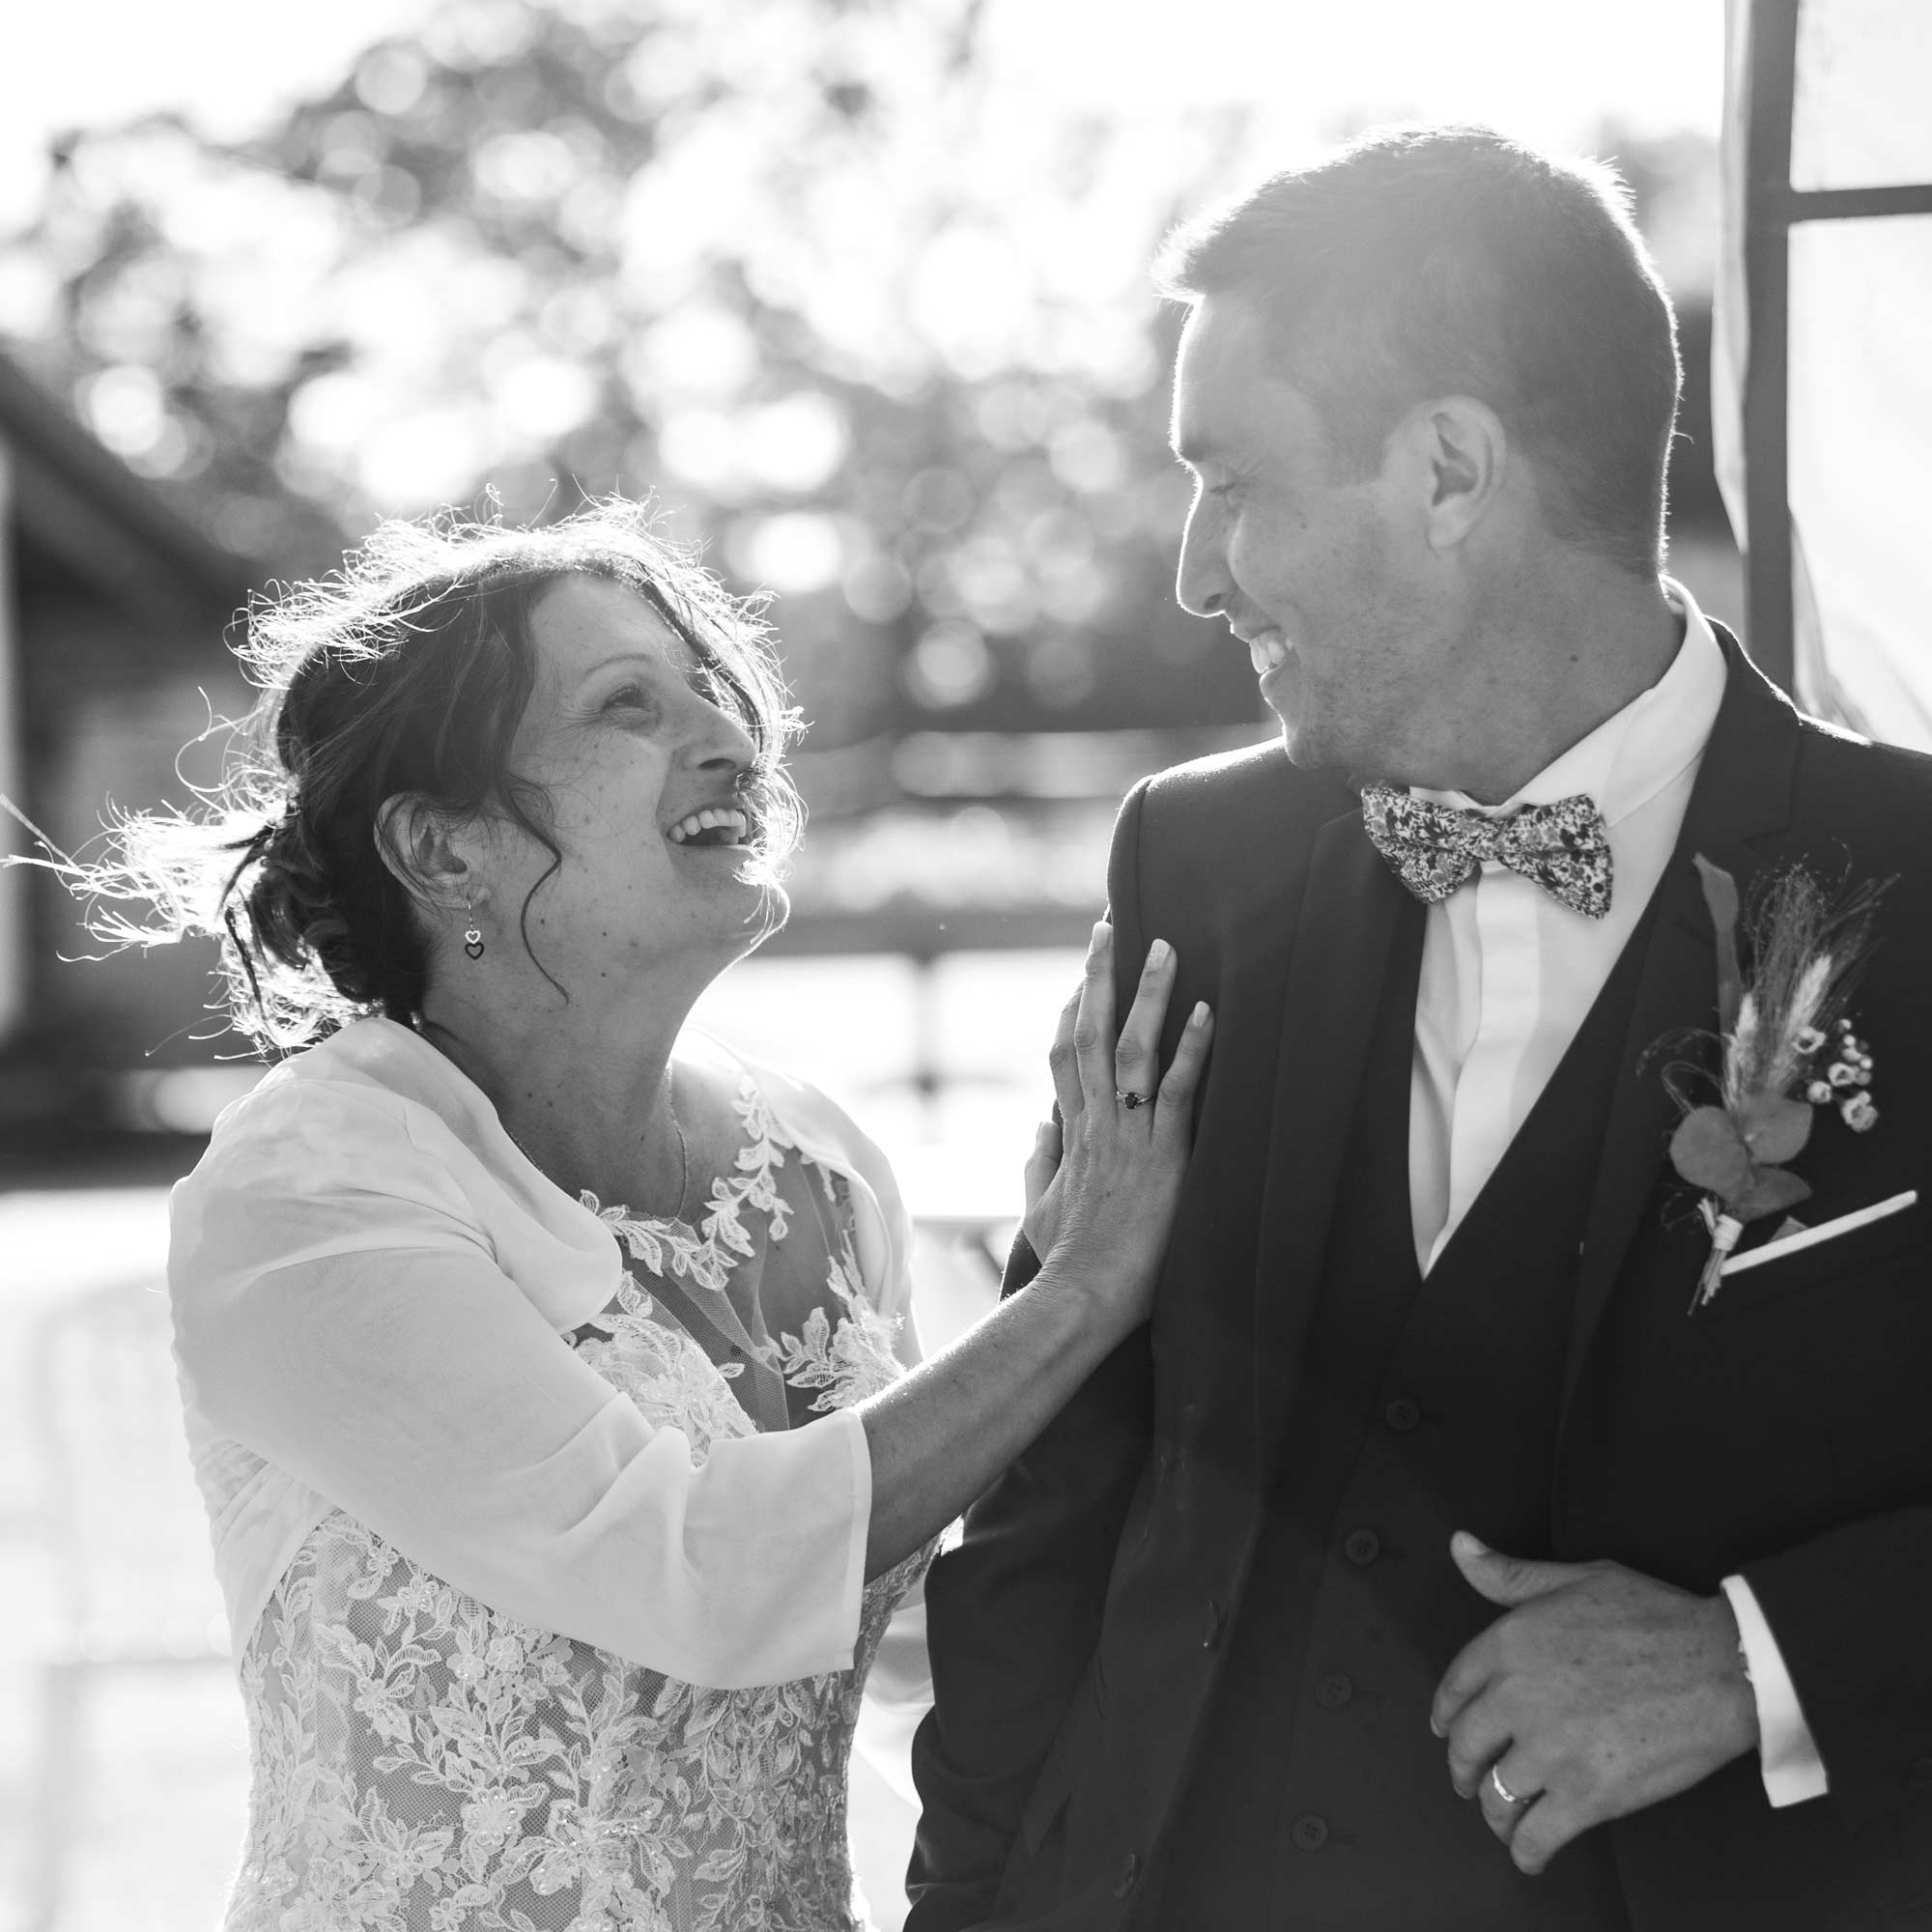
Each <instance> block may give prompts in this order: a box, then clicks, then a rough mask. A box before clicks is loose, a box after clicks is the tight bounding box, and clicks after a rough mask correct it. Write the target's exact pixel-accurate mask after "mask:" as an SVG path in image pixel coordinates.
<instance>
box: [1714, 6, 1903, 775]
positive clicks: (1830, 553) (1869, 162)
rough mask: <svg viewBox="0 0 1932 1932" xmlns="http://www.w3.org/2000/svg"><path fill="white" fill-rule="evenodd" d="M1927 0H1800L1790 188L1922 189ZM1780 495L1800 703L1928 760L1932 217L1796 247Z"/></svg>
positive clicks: (1737, 244) (1730, 362) (1806, 231)
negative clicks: (1785, 511)
mask: <svg viewBox="0 0 1932 1932" xmlns="http://www.w3.org/2000/svg"><path fill="white" fill-rule="evenodd" d="M1750 11H1751V0H1727V8H1726V24H1727V31H1728V36H1729V55H1730V58H1729V73H1728V83H1727V90H1726V100H1725V113H1724V150H1723V166H1724V180H1725V195H1724V208H1725V231H1724V235H1723V238H1722V243H1723V248H1722V262H1721V265H1720V273H1719V290H1718V315H1717V328H1716V335H1715V344H1716V346H1715V368H1714V385H1715V398H1714V400H1715V413H1716V424H1717V454H1718V464H1719V482H1720V483H1721V484H1722V486H1723V490H1724V498H1725V502H1726V504H1727V506H1728V507H1729V510H1730V513H1731V522H1732V526H1733V528H1734V529H1735V530H1736V532H1737V535H1738V539H1739V542H1740V543H1741V544H1743V545H1745V546H1746V547H1747V548H1748V545H1749V532H1748V530H1747V527H1746V516H1745V494H1744V450H1743V446H1742V445H1743V436H1742V427H1741V425H1742V404H1743V377H1744V372H1745V370H1746V368H1747V364H1748V356H1749V340H1748V321H1749V319H1748V316H1747V309H1746V303H1745V281H1744V249H1743V235H1744V176H1745V170H1744V159H1745V139H1744V118H1743V117H1744V111H1745V102H1746V99H1747V87H1746V81H1747V74H1746V72H1745V71H1744V68H1745V56H1746V49H1747V43H1748V26H1749V14H1750ZM1928 99H1932V10H1928V8H1927V6H1926V0H1802V4H1801V5H1800V8H1799V14H1798V40H1797V76H1796V87H1795V92H1794V97H1793V104H1792V121H1791V185H1792V186H1793V187H1794V188H1799V189H1812V188H1861V187H1890V186H1902V185H1913V184H1921V183H1926V182H1932V112H1929V111H1928ZM1790 248H1791V253H1790V360H1789V367H1788V376H1789V384H1788V405H1789V432H1788V444H1787V447H1788V461H1789V485H1788V500H1789V506H1790V513H1791V522H1792V552H1793V576H1794V584H1793V607H1794V628H1795V637H1794V649H1795V658H1796V668H1797V685H1798V696H1799V698H1800V700H1801V701H1802V702H1803V703H1804V705H1805V706H1806V708H1807V709H1810V710H1813V711H1816V712H1819V713H1821V714H1822V715H1824V716H1827V717H1835V718H1838V719H1841V720H1842V721H1843V722H1844V723H1846V724H1848V725H1853V726H1854V727H1855V728H1857V729H1859V730H1861V731H1863V732H1866V733H1868V734H1869V735H1870V736H1872V737H1875V738H1885V739H1889V740H1890V741H1891V742H1893V743H1895V744H1903V745H1913V746H1916V747H1918V749H1920V750H1924V751H1932V526H1928V520H1927V516H1926V509H1925V494H1924V493H1925V492H1926V490H1927V485H1928V482H1932V461H1928V445H1932V356H1928V354H1927V342H1928V328H1929V327H1932V215H1922V214H1894V215H1883V216H1869V217H1866V216H1860V217H1855V218H1849V219H1847V218H1842V217H1833V218H1829V219H1807V220H1803V221H1799V222H1797V223H1795V224H1793V226H1792V229H1791V240H1790Z"/></svg>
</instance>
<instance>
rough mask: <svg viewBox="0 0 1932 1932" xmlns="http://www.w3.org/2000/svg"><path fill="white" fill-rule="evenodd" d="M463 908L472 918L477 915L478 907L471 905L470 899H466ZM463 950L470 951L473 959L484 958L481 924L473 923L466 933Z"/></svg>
mask: <svg viewBox="0 0 1932 1932" xmlns="http://www.w3.org/2000/svg"><path fill="white" fill-rule="evenodd" d="M463 910H464V911H465V912H467V913H468V914H469V917H470V918H471V919H474V918H475V917H476V908H475V907H474V906H473V905H471V904H470V903H469V900H468V899H465V900H464V901H463ZM463 950H464V952H467V953H469V956H470V958H472V959H480V958H482V956H483V930H482V928H481V927H480V926H475V925H472V926H470V927H469V930H468V931H467V932H465V933H464V935H463Z"/></svg>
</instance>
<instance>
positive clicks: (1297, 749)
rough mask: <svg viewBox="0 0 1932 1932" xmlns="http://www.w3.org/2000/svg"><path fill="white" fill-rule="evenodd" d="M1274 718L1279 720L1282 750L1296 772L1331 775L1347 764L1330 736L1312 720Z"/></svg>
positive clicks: (1342, 751) (1342, 749)
mask: <svg viewBox="0 0 1932 1932" xmlns="http://www.w3.org/2000/svg"><path fill="white" fill-rule="evenodd" d="M1275 715H1276V717H1278V718H1280V720H1281V748H1282V750H1283V751H1284V752H1286V753H1288V761H1289V763H1290V764H1292V765H1293V766H1294V767H1295V769H1296V770H1297V771H1304V772H1333V771H1340V770H1342V769H1343V768H1344V767H1346V766H1347V765H1348V764H1349V754H1348V752H1347V751H1346V749H1345V748H1344V747H1343V746H1341V745H1339V744H1338V743H1337V742H1336V739H1335V735H1334V733H1333V732H1329V731H1323V730H1321V729H1320V728H1318V727H1317V725H1316V722H1315V721H1314V720H1312V719H1308V718H1295V717H1290V716H1286V715H1284V714H1282V713H1280V712H1277V713H1276V714H1275Z"/></svg>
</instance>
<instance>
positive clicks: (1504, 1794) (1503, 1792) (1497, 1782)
mask: <svg viewBox="0 0 1932 1932" xmlns="http://www.w3.org/2000/svg"><path fill="white" fill-rule="evenodd" d="M1490 1782H1491V1784H1492V1785H1493V1786H1494V1787H1495V1794H1496V1796H1497V1797H1498V1798H1500V1799H1501V1800H1502V1801H1503V1803H1504V1804H1509V1805H1517V1804H1528V1803H1529V1800H1528V1799H1527V1798H1519V1797H1518V1796H1517V1795H1516V1793H1515V1792H1514V1791H1512V1790H1511V1789H1510V1788H1509V1786H1508V1785H1507V1784H1505V1783H1504V1782H1503V1775H1502V1773H1501V1772H1500V1771H1498V1770H1497V1769H1496V1767H1495V1766H1494V1765H1491V1767H1490Z"/></svg>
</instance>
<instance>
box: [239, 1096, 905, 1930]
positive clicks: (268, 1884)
mask: <svg viewBox="0 0 1932 1932" xmlns="http://www.w3.org/2000/svg"><path fill="white" fill-rule="evenodd" d="M735 1105H736V1109H737V1113H738V1117H739V1120H740V1122H742V1128H743V1133H742V1148H741V1151H740V1152H739V1154H738V1158H737V1164H736V1169H735V1171H734V1172H732V1173H730V1174H728V1175H725V1176H724V1177H721V1178H720V1179H717V1180H716V1181H715V1182H714V1183H713V1185H712V1187H711V1190H710V1199H709V1202H708V1205H707V1208H706V1210H705V1212H704V1214H703V1216H702V1218H701V1220H700V1222H699V1225H698V1226H696V1227H695V1228H694V1227H691V1226H688V1225H686V1224H682V1223H677V1222H670V1221H655V1220H636V1219H633V1218H631V1217H629V1216H628V1215H627V1214H626V1213H625V1211H624V1210H623V1209H622V1208H600V1207H599V1204H598V1203H597V1202H596V1201H595V1200H594V1198H591V1197H588V1196H586V1197H584V1201H583V1206H584V1208H587V1209H588V1210H590V1211H591V1212H593V1213H596V1214H597V1215H598V1217H599V1218H600V1219H601V1220H602V1221H603V1222H604V1223H605V1224H606V1225H607V1226H608V1227H609V1228H610V1229H611V1231H612V1233H614V1234H615V1235H616V1236H617V1237H618V1239H619V1240H620V1241H621V1242H622V1243H623V1245H624V1247H625V1248H626V1249H627V1250H628V1253H629V1256H630V1258H631V1268H630V1276H629V1278H628V1279H627V1280H625V1281H623V1283H622V1284H621V1286H620V1287H619V1288H618V1291H617V1293H616V1295H615V1298H614V1299H613V1300H612V1301H611V1303H610V1304H609V1306H607V1307H606V1308H604V1310H603V1311H602V1313H601V1314H600V1315H598V1316H597V1317H595V1318H594V1319H593V1320H592V1321H586V1322H583V1323H582V1324H581V1325H579V1326H578V1327H576V1328H575V1329H574V1330H572V1331H570V1333H569V1334H568V1336H567V1338H566V1339H567V1340H568V1341H569V1343H570V1345H571V1348H572V1349H573V1350H574V1351H575V1353H576V1354H577V1356H578V1357H579V1358H580V1359H581V1360H582V1361H583V1362H585V1363H587V1364H588V1365H590V1366H591V1367H592V1368H594V1370H595V1371H596V1372H597V1374H598V1375H599V1376H601V1377H603V1378H605V1379H606V1380H608V1381H609V1382H610V1383H611V1384H612V1385H613V1386H614V1387H615V1388H616V1389H617V1390H619V1391H621V1392H622V1393H623V1395H625V1396H626V1397H628V1398H629V1400H630V1402H632V1403H634V1404H635V1405H636V1406H637V1408H638V1409H639V1411H641V1413H642V1416H643V1417H644V1419H645V1420H646V1421H647V1422H648V1423H650V1424H651V1425H653V1426H655V1427H657V1428H660V1429H674V1430H677V1431H681V1432H682V1433H683V1435H684V1436H685V1437H686V1438H687V1439H688V1441H689V1443H690V1446H691V1452H692V1456H693V1458H694V1460H695V1461H696V1462H697V1463H703V1462H704V1461H705V1460H706V1459H707V1458H708V1457H709V1455H710V1453H711V1451H712V1449H713V1446H714V1445H715V1444H718V1443H720V1442H723V1441H725V1440H727V1439H731V1438H737V1437H744V1436H749V1435H754V1434H757V1433H759V1432H761V1431H772V1430H787V1429H793V1428H797V1427H799V1426H802V1425H803V1424H805V1423H807V1422H809V1421H810V1420H811V1418H812V1417H813V1416H814V1415H815V1414H823V1413H826V1412H828V1411H831V1410H833V1409H839V1408H845V1407H848V1406H850V1405H852V1404H854V1403H856V1402H858V1401H860V1400H861V1399H863V1398H864V1397H865V1396H867V1395H868V1394H870V1393H872V1392H874V1391H876V1390H877V1389H879V1388H881V1387H883V1386H884V1385H885V1384H887V1383H888V1382H890V1381H891V1380H892V1379H893V1378H895V1376H897V1375H898V1374H899V1373H900V1372H901V1369H902V1367H903V1362H902V1359H901V1356H902V1352H903V1350H902V1349H898V1350H895V1333H894V1330H895V1327H896V1325H897V1324H896V1323H895V1322H894V1321H888V1320H886V1319H885V1318H884V1317H882V1316H881V1315H880V1314H879V1312H878V1311H877V1310H876V1308H875V1307H874V1306H873V1305H872V1302H871V1300H870V1298H869V1297H868V1293H867V1288H866V1286H865V1282H864V1280H863V1277H862V1271H861V1268H860V1265H859V1262H858V1259H857V1254H856V1250H855V1241H854V1225H853V1211H852V1201H851V1183H850V1181H849V1179H848V1178H847V1176H846V1175H844V1174H842V1173H840V1172H838V1170H837V1168H836V1167H834V1166H832V1165H829V1164H827V1163H826V1162H824V1161H822V1160H820V1159H814V1158H812V1157H810V1155H807V1154H804V1153H801V1151H799V1150H798V1148H797V1147H796V1145H795V1144H794V1143H793V1142H791V1141H790V1140H789V1139H788V1138H787V1137H786V1135H785V1133H784V1131H783V1130H782V1128H781V1126H780V1125H779V1124H778V1122H776V1121H775V1119H774V1117H773V1114H772V1112H771V1110H770V1108H769V1107H768V1105H767V1104H766V1102H765V1100H764V1098H763V1097H762V1095H761V1093H760V1090H759V1087H758V1085H757V1084H756V1083H755V1082H754V1081H753V1080H752V1079H751V1078H749V1077H744V1078H742V1079H741V1080H740V1081H739V1084H738V1092H737V1095H736V1100H735ZM929 1553H930V1552H929V1551H922V1552H920V1553H919V1554H917V1555H916V1556H914V1557H912V1558H911V1559H909V1560H908V1561H906V1562H905V1563H903V1564H901V1565H900V1566H898V1568H896V1569H895V1570H894V1571H893V1572H891V1573H890V1574H888V1575H886V1576H884V1577H880V1578H878V1579H876V1580H875V1581H873V1582H872V1583H870V1584H869V1585H867V1586H866V1588H865V1590H864V1593H863V1599H862V1605H861V1611H860V1617H859V1633H858V1641H857V1644H856V1647H855V1650H854V1653H853V1662H852V1665H851V1667H850V1668H849V1669H841V1670H833V1671H827V1672H824V1673H822V1674H819V1675H815V1676H810V1677H804V1678H799V1679H796V1680H794V1681H791V1682H787V1683H781V1684H776V1685H769V1686H759V1687H753V1688H747V1689H739V1690H709V1689H703V1688H700V1687H698V1686H696V1685H693V1684H690V1683H684V1682H679V1681H677V1680H676V1679H674V1678H671V1677H668V1676H666V1675H664V1674H662V1673H661V1672H659V1671H656V1670H652V1669H648V1668H645V1667H643V1666H641V1665H639V1663H637V1662H632V1661H629V1660H628V1659H627V1658H625V1657H624V1656H620V1655H618V1654H616V1653H614V1652H612V1651H611V1650H608V1649H602V1648H597V1647H594V1646H592V1645H591V1644H588V1643H585V1642H582V1641H576V1640H573V1639H571V1638H569V1637H566V1636H562V1635H559V1634H556V1633H554V1631H551V1630H548V1629H544V1628H540V1627H537V1626H535V1625H533V1624H531V1623H528V1622H523V1621H519V1620H518V1619H517V1618H515V1617H513V1616H509V1615H506V1614H503V1613H501V1612H499V1611H496V1610H492V1609H491V1608H489V1607H486V1605H484V1604H483V1603H481V1602H479V1601H478V1600H477V1599H476V1598H475V1597H473V1596H469V1595H466V1594H464V1593H463V1592H462V1591H460V1590H458V1589H456V1588H454V1587H451V1586H450V1585H449V1584H447V1583H445V1582H443V1581H441V1580H440V1578H439V1577H437V1576H434V1575H432V1574H430V1572H429V1571H427V1570H425V1569H424V1568H423V1567H421V1566H420V1565H419V1564H417V1563H415V1562H412V1560H411V1559H410V1558H409V1557H407V1556H405V1555H403V1554H402V1553H401V1552H400V1551H399V1550H398V1549H397V1548H395V1547H394V1546H393V1545H392V1544H391V1543H389V1542H387V1541H385V1540H384V1538H383V1537H382V1536H380V1535H378V1534H377V1533H376V1532H375V1531H373V1530H371V1529H370V1528H368V1527H366V1526H365V1525H364V1524H363V1523H362V1522H361V1521H359V1520H356V1518H355V1517H354V1516H352V1515H350V1514H349V1513H347V1512H346V1511H344V1510H342V1509H339V1508H338V1509H332V1510H330V1511H329V1512H328V1513H327V1514H326V1515H324V1516H323V1517H322V1519H321V1520H320V1521H318V1522H317V1523H316V1524H315V1525H314V1527H313V1528H312V1529H311V1530H310V1531H309V1532H308V1534H307V1536H306V1537H305V1539H304V1540H303V1541H302V1542H301V1544H300V1546H299V1548H298V1550H297V1552H296V1554H295V1556H294V1560H293V1561H292V1562H291V1563H289V1564H288V1566H287V1567H286V1569H285V1570H284V1571H283V1572H282V1573H281V1575H280V1577H279V1580H278V1581H277V1582H276V1583H275V1585H274V1587H273V1589H272V1592H271V1593H270V1596H269V1598H268V1601H267V1605H266V1607H265V1608H264V1610H263V1612H262V1614H261V1616H260V1618H259V1619H258V1620H257V1621H256V1622H255V1624H254V1626H253V1629H252V1632H251V1634H249V1636H248V1638H247V1640H246V1642H245V1644H244V1645H243V1647H242V1650H241V1658H240V1668H241V1689H242V1693H243V1697H244V1699H245V1702H246V1706H247V1712H248V1719H249V1723H250V1729H251V1737H252V1747H253V1749H252V1755H253V1767H254V1778H253V1789H252V1794H251V1803H250V1817H249V1823H248V1832H247V1839H246V1846H245V1850H244V1854H243V1860H242V1866H241V1875H240V1878H239V1880H238V1883H237V1886H236V1889H235V1892H234V1895H233V1898H232V1901H231V1904H230V1909H229V1916H228V1918H227V1921H226V1923H227V1927H228V1932H349V1928H357V1932H363V1929H364V1928H366V1932H459V1928H460V1932H472V1928H474V1932H486V1929H487V1932H617V1928H620V1927H621V1928H639V1932H642V1928H650V1932H711V1928H718V1932H745V1928H753V1927H768V1928H772V1932H781V1928H797V1932H850V1928H856V1927H863V1926H864V1925H865V1924H866V1913H865V1906H864V1902H863V1900H862V1899H860V1898H859V1897H858V1896H857V1893H856V1889H855V1885H854V1880H853V1874H852V1869H851V1864H850V1859H849V1854H848V1848H847V1838H846V1820H845V1793H846V1775H847V1757H848V1753H849V1750H850V1747H851V1743H852V1736H853V1731H854V1726H855V1722H856V1719H857V1718H858V1712H859V1703H860V1694H861V1690H862V1688H863V1686H864V1684H865V1681H866V1677H867V1670H868V1668H869V1667H870V1664H871V1662H872V1660H873V1657H874V1654H875V1652H876V1651H877V1649H878V1646H879V1644H880V1641H881V1638H882V1636H883V1635H884V1634H885V1632H886V1628H887V1625H888V1623H889V1621H890V1619H891V1618H892V1616H893V1613H894V1610H895V1605H898V1604H899V1602H900V1600H901V1599H902V1598H905V1597H906V1596H907V1595H908V1593H909V1592H912V1591H914V1590H915V1587H916V1586H917V1585H918V1584H919V1583H920V1581H921V1578H922V1577H923V1570H924V1566H925V1563H926V1561H927V1559H928V1556H929Z"/></svg>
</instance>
